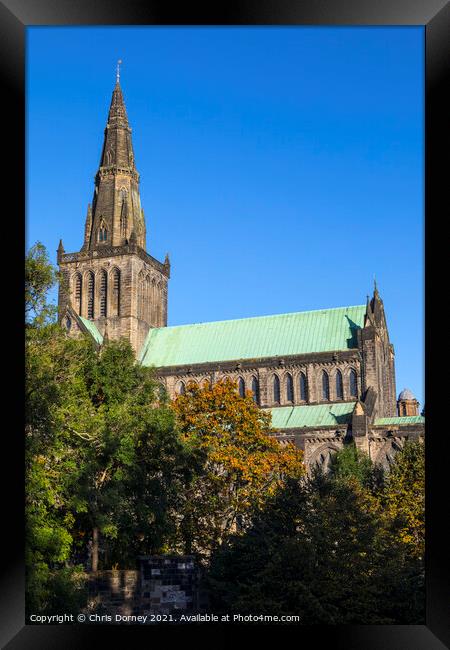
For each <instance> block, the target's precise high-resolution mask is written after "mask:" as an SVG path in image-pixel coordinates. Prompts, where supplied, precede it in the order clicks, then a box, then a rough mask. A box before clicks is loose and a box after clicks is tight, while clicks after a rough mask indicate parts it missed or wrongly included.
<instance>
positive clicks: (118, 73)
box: [116, 59, 122, 83]
mask: <svg viewBox="0 0 450 650" xmlns="http://www.w3.org/2000/svg"><path fill="white" fill-rule="evenodd" d="M121 63H122V59H119V60H118V61H117V68H116V83H119V81H120V64H121Z"/></svg>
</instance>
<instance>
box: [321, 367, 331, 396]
mask: <svg viewBox="0 0 450 650" xmlns="http://www.w3.org/2000/svg"><path fill="white" fill-rule="evenodd" d="M322 399H324V400H329V399H330V380H329V378H328V374H327V373H326V372H325V370H323V371H322Z"/></svg>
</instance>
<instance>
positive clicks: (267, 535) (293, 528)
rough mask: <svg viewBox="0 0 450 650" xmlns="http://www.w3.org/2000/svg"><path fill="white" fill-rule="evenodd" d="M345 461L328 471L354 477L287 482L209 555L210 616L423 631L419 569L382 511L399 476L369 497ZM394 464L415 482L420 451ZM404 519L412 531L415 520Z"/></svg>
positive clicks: (391, 520) (394, 515)
mask: <svg viewBox="0 0 450 650" xmlns="http://www.w3.org/2000/svg"><path fill="white" fill-rule="evenodd" d="M352 453H353V452H352ZM422 453H423V452H422ZM348 456H350V454H348ZM348 456H347V455H345V456H344V458H341V460H340V461H339V462H337V463H336V465H335V468H336V467H342V465H344V466H347V467H349V466H353V468H354V469H355V468H356V471H355V474H356V475H355V474H353V475H352V472H350V471H346V472H335V474H334V476H333V475H332V474H330V475H327V476H325V475H323V474H320V473H316V474H315V475H314V476H313V477H312V478H311V479H310V480H308V481H287V482H286V484H285V485H284V486H283V487H282V488H280V489H279V490H278V491H277V492H276V494H274V495H273V496H272V497H271V498H270V499H269V501H268V502H267V503H266V504H265V505H264V506H263V507H259V508H258V509H257V510H256V511H255V512H254V513H253V523H252V525H251V527H250V528H249V529H248V530H247V531H246V533H245V534H244V535H241V536H239V537H232V538H230V539H229V540H228V542H227V543H226V544H224V545H223V546H222V548H220V549H217V550H216V552H215V553H214V555H213V557H212V560H211V567H210V571H209V574H208V578H207V585H208V588H209V593H210V598H211V606H212V607H213V608H215V609H216V610H218V611H228V612H229V611H233V612H241V613H255V612H262V613H273V614H299V615H300V617H301V622H302V623H303V624H316V623H322V624H323V623H325V624H342V623H344V624H346V623H354V624H356V623H359V624H361V623H362V624H393V623H396V624H412V623H415V624H417V623H423V621H424V576H423V562H422V561H421V560H420V559H419V558H418V557H417V556H414V555H413V554H412V553H411V548H410V546H409V541H408V539H404V538H403V537H402V536H399V534H398V533H399V527H398V526H397V525H396V518H397V516H398V514H397V512H394V513H393V512H390V511H389V509H387V510H386V499H388V502H389V500H390V498H391V497H389V498H388V495H389V494H391V490H392V489H393V486H394V485H396V484H397V479H396V478H394V477H396V476H397V473H398V471H399V470H397V471H396V470H395V468H394V470H393V474H392V477H393V478H392V479H389V480H388V483H387V486H386V487H384V486H383V485H382V484H381V485H379V486H378V490H377V491H376V492H373V489H372V488H369V487H366V486H365V485H364V484H363V483H362V482H361V480H360V468H359V467H358V465H357V464H355V463H353V461H352V462H351V463H350V462H349V463H348V465H347V462H346V461H347V460H348ZM350 457H351V456H350ZM354 458H355V456H353V460H354ZM397 464H398V467H401V468H405V466H406V467H408V470H407V472H401V474H402V476H405V475H406V473H408V475H409V476H410V477H411V476H412V475H415V474H416V473H417V474H419V475H420V465H421V460H420V453H419V448H417V449H416V452H415V453H414V454H413V453H412V452H411V451H409V450H408V449H405V450H404V451H403V452H400V453H399V455H398V461H397ZM394 489H395V488H394ZM412 494H413V492H412V493H411V495H410V496H412ZM408 499H409V497H407V500H408ZM394 501H395V499H394ZM402 521H403V523H405V521H406V520H405V519H404V518H403V519H402ZM408 521H409V524H408V525H409V526H411V528H408V530H409V531H410V532H411V530H415V524H416V520H415V519H409V520H408ZM401 530H402V529H401V528H400V532H401ZM422 533H423V528H422Z"/></svg>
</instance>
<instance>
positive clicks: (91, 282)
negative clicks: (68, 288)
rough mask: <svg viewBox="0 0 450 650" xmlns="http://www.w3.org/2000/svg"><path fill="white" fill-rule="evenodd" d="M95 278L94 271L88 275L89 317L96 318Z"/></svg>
mask: <svg viewBox="0 0 450 650" xmlns="http://www.w3.org/2000/svg"><path fill="white" fill-rule="evenodd" d="M94 294H95V278H94V274H93V273H92V271H91V272H90V273H89V274H88V282H87V317H88V318H90V319H92V318H94V298H95V295H94Z"/></svg>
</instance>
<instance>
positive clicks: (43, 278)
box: [25, 242, 58, 325]
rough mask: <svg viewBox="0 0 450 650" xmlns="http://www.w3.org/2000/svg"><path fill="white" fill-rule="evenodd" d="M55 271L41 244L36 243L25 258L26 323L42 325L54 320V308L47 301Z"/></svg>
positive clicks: (53, 282)
mask: <svg viewBox="0 0 450 650" xmlns="http://www.w3.org/2000/svg"><path fill="white" fill-rule="evenodd" d="M57 278H58V272H57V270H56V269H55V268H54V267H53V266H52V264H50V262H49V259H48V253H47V250H46V248H45V246H44V245H43V244H41V243H40V242H36V244H34V246H32V247H31V248H30V250H29V251H28V253H27V255H26V258H25V316H26V319H27V322H28V323H31V324H34V325H38V324H40V325H43V324H45V323H48V322H49V321H52V320H54V317H55V315H56V307H55V306H53V305H50V304H49V303H48V300H47V294H48V291H49V290H50V289H51V288H52V287H53V286H54V285H55V283H56V280H57Z"/></svg>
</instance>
